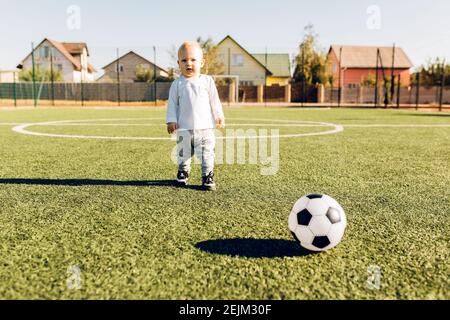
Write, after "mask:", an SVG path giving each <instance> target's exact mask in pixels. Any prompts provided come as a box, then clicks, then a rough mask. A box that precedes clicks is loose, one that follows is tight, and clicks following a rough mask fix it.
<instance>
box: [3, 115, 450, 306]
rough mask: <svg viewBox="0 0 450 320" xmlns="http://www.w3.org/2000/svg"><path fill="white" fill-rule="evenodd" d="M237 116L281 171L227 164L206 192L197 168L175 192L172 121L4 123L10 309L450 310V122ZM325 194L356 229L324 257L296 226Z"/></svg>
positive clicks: (234, 123)
mask: <svg viewBox="0 0 450 320" xmlns="http://www.w3.org/2000/svg"><path fill="white" fill-rule="evenodd" d="M225 115H226V117H227V128H228V129H243V130H248V129H254V130H255V131H256V132H259V131H258V130H259V129H267V130H268V132H269V133H270V132H271V131H270V130H272V129H275V130H279V136H280V137H279V166H278V168H277V170H275V171H276V172H275V174H269V175H263V174H261V172H262V171H261V169H264V167H267V164H264V163H260V162H258V163H257V164H252V163H248V161H246V162H244V163H237V160H236V159H234V161H231V160H233V159H228V160H230V161H228V162H229V163H230V164H228V163H227V161H222V163H218V164H217V166H216V170H215V173H216V183H217V191H215V192H205V191H202V190H200V188H199V187H198V186H199V185H200V184H201V175H200V167H199V165H198V164H195V165H194V166H193V171H192V178H191V180H190V185H189V186H188V187H186V188H180V187H177V186H175V185H173V183H172V180H173V179H174V178H175V175H176V166H175V164H174V163H173V162H172V161H171V153H172V150H173V148H174V146H175V142H174V141H173V140H170V138H169V135H168V134H167V133H166V128H165V126H164V117H165V109H163V108H129V109H125V108H124V109H101V108H99V109H94V108H86V109H82V108H63V109H51V108H50V109H17V110H12V109H11V110H0V139H1V148H0V160H1V166H0V226H1V228H0V246H1V249H0V263H1V267H0V292H1V296H0V298H2V299H17V298H31V299H80V298H81V299H449V298H450V293H449V291H448V288H449V278H448V276H449V273H450V267H449V240H450V239H449V228H448V226H449V217H450V188H449V185H450V114H445V113H431V112H417V111H403V110H400V111H399V110H375V109H370V110H362V109H300V108H251V107H245V108H225ZM222 131H223V132H224V133H225V132H226V131H224V130H222ZM223 141H224V144H226V143H229V141H233V140H232V139H228V140H227V139H225V140H223ZM269 152H270V148H269ZM310 193H321V194H328V195H330V196H332V197H333V198H335V199H336V200H337V201H338V202H339V203H340V204H341V205H342V207H343V208H344V210H345V213H346V215H347V220H348V224H347V229H346V232H345V235H344V238H343V240H342V242H341V243H340V244H339V245H338V246H337V247H335V248H333V249H331V250H329V251H325V252H322V253H315V254H312V253H309V252H306V251H305V250H302V249H301V248H300V246H299V245H298V244H297V243H296V242H295V241H294V239H293V238H292V236H291V234H290V232H289V230H288V228H287V218H288V215H289V213H290V211H291V208H292V205H293V204H294V203H295V201H296V200H297V199H298V198H300V197H301V196H303V195H305V194H310Z"/></svg>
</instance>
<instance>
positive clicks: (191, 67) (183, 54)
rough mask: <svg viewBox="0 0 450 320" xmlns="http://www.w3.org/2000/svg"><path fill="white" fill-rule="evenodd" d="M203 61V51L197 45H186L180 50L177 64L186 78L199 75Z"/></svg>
mask: <svg viewBox="0 0 450 320" xmlns="http://www.w3.org/2000/svg"><path fill="white" fill-rule="evenodd" d="M203 63H204V61H203V52H202V50H201V49H200V48H199V47H195V46H186V47H184V48H183V49H182V50H180V53H179V55H178V65H179V66H180V69H181V73H182V74H183V76H185V77H186V78H191V77H194V76H198V75H200V72H201V69H202V67H203Z"/></svg>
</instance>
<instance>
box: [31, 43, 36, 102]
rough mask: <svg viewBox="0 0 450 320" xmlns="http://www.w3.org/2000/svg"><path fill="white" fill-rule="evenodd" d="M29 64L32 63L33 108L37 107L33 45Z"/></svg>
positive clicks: (32, 45)
mask: <svg viewBox="0 0 450 320" xmlns="http://www.w3.org/2000/svg"><path fill="white" fill-rule="evenodd" d="M31 63H32V78H33V101H34V107H35V108H36V107H37V96H36V95H37V89H36V70H35V63H34V44H33V42H32V43H31Z"/></svg>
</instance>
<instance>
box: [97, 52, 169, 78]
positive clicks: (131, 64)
mask: <svg viewBox="0 0 450 320" xmlns="http://www.w3.org/2000/svg"><path fill="white" fill-rule="evenodd" d="M117 67H118V68H119V78H120V82H124V83H127V82H128V83H132V82H136V81H137V79H136V69H137V68H139V67H141V68H143V69H150V70H151V71H152V72H153V70H154V69H155V68H156V77H157V78H161V77H162V78H167V77H168V76H169V73H168V72H167V71H166V70H164V69H163V68H161V67H158V66H157V65H155V64H154V63H153V62H151V61H150V60H147V59H146V58H144V57H142V56H141V55H139V54H137V53H135V52H133V51H130V52H128V53H126V54H124V55H123V56H121V57H119V58H118V59H115V60H114V61H112V62H110V63H108V64H107V65H106V66H104V67H103V68H102V69H103V70H104V71H105V73H104V74H103V76H101V77H100V78H99V79H98V80H97V81H99V82H112V81H117Z"/></svg>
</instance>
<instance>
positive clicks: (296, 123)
mask: <svg viewBox="0 0 450 320" xmlns="http://www.w3.org/2000/svg"><path fill="white" fill-rule="evenodd" d="M161 119H162V118H125V119H89V120H61V121H47V122H36V123H25V124H22V125H19V126H15V127H13V128H12V130H13V131H14V132H16V133H20V134H26V135H33V136H42V137H60V138H73V139H109V140H174V137H173V136H171V137H123V136H117V137H114V136H87V135H69V134H54V133H45V132H35V131H31V130H29V129H28V128H29V127H31V126H57V125H76V124H79V123H81V125H82V124H83V123H89V122H95V121H130V120H161ZM228 120H238V121H240V120H244V121H267V122H281V123H285V124H274V123H261V124H258V123H252V124H245V123H244V124H239V123H233V124H230V125H229V126H260V127H264V126H267V127H270V126H279V127H281V126H292V127H303V126H304V127H333V129H332V130H327V131H320V132H309V133H294V134H282V135H257V136H247V135H245V136H218V137H217V139H248V138H290V137H304V136H316V135H326V134H334V133H339V132H342V131H344V127H343V126H341V125H337V124H333V123H326V122H314V121H301V120H279V119H245V118H228ZM90 125H95V124H90ZM103 125H108V124H103ZM111 125H114V124H111ZM126 125H127V124H120V126H126ZM130 125H136V124H130ZM149 125H152V124H149ZM155 125H156V124H155ZM163 125H164V124H163Z"/></svg>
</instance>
